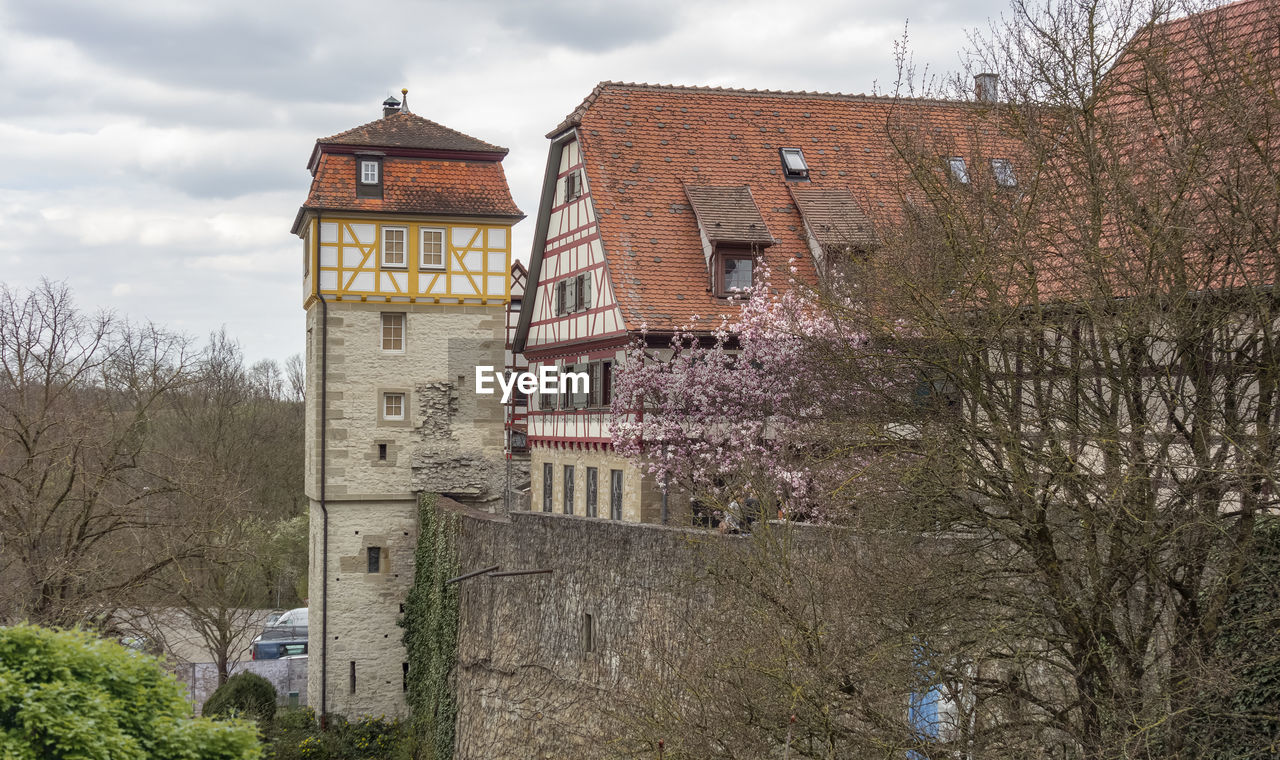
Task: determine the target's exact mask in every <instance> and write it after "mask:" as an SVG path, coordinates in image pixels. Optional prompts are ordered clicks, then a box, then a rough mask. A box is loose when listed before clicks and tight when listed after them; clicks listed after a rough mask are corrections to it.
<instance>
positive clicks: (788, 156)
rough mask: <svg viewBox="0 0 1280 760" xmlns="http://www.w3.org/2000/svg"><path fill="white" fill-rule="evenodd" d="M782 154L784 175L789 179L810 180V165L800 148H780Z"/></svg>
mask: <svg viewBox="0 0 1280 760" xmlns="http://www.w3.org/2000/svg"><path fill="white" fill-rule="evenodd" d="M778 151H779V152H780V153H781V154H782V173H783V175H784V176H786V178H787V179H808V178H809V165H808V164H807V163H805V160H804V153H803V152H802V151H801V150H800V149H799V148H779V149H778Z"/></svg>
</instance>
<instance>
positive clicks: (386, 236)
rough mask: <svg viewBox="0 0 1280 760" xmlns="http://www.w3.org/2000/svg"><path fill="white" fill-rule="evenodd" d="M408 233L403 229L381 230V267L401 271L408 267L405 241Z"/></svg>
mask: <svg viewBox="0 0 1280 760" xmlns="http://www.w3.org/2000/svg"><path fill="white" fill-rule="evenodd" d="M408 234H409V231H408V230H406V229H405V228H404V227H383V228H382V266H384V267H392V268H395V269H403V268H404V267H405V266H407V265H408V261H409V259H408V257H407V254H406V253H405V240H406V239H407V236H408Z"/></svg>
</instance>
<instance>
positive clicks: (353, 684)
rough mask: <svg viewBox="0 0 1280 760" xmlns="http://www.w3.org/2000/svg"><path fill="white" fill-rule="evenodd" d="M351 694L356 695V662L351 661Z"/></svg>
mask: <svg viewBox="0 0 1280 760" xmlns="http://www.w3.org/2000/svg"><path fill="white" fill-rule="evenodd" d="M351 693H352V694H355V693H356V661H355V660H351Z"/></svg>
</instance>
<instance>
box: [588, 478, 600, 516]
mask: <svg viewBox="0 0 1280 760" xmlns="http://www.w3.org/2000/svg"><path fill="white" fill-rule="evenodd" d="M599 472H600V471H599V470H597V469H596V468H594V467H588V468H587V517H595V516H596V490H597V488H596V480H597V475H598V473H599Z"/></svg>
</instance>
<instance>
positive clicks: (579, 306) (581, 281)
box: [574, 274, 591, 311]
mask: <svg viewBox="0 0 1280 760" xmlns="http://www.w3.org/2000/svg"><path fill="white" fill-rule="evenodd" d="M574 289H575V290H576V291H577V293H578V300H577V303H575V304H574V311H586V310H587V309H590V308H591V275H590V274H580V275H578V276H577V277H575V278H574Z"/></svg>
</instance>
